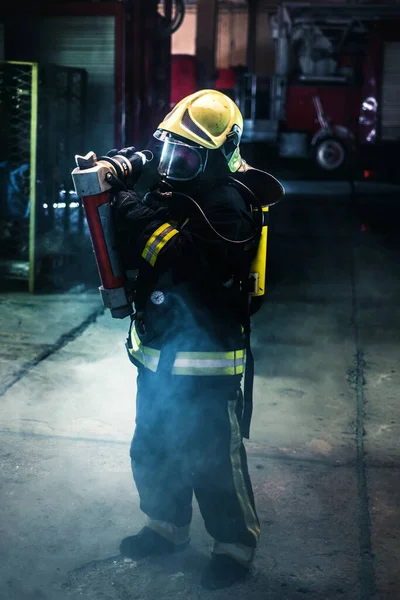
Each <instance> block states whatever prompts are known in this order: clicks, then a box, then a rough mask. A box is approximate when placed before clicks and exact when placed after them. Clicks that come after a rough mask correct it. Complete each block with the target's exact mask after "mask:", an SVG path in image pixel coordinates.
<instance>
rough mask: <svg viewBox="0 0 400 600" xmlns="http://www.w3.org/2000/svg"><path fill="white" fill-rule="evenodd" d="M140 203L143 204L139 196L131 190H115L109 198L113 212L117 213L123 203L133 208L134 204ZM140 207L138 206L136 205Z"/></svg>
mask: <svg viewBox="0 0 400 600" xmlns="http://www.w3.org/2000/svg"><path fill="white" fill-rule="evenodd" d="M138 204H140V205H142V206H143V203H142V200H141V198H140V196H139V195H138V194H137V193H136V192H134V191H133V190H123V191H121V192H117V193H116V194H115V195H114V196H113V197H112V198H111V206H112V209H113V212H114V214H116V213H118V212H119V211H120V209H121V207H122V206H123V205H129V207H130V208H131V209H133V210H135V208H136V206H137V205H138ZM137 208H139V209H140V207H137Z"/></svg>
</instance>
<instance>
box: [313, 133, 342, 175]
mask: <svg viewBox="0 0 400 600" xmlns="http://www.w3.org/2000/svg"><path fill="white" fill-rule="evenodd" d="M346 159H347V152H346V148H345V147H344V145H343V143H342V142H341V141H340V140H339V139H338V138H335V137H329V138H324V139H322V140H320V141H319V142H318V143H317V144H316V145H315V147H314V160H315V162H316V164H317V166H318V167H319V168H320V169H322V170H323V171H329V172H330V173H332V172H337V171H339V170H342V169H343V167H344V165H345V163H346Z"/></svg>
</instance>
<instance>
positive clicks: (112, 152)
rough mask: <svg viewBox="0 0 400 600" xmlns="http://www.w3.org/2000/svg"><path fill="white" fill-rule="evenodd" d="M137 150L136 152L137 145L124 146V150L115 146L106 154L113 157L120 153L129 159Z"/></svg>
mask: <svg viewBox="0 0 400 600" xmlns="http://www.w3.org/2000/svg"><path fill="white" fill-rule="evenodd" d="M135 152H136V148H135V146H129V147H128V148H122V150H117V149H116V148H113V149H112V150H109V151H108V152H107V154H106V156H110V157H113V156H115V155H116V154H119V155H120V156H125V158H127V159H128V160H129V159H130V158H131V157H132V156H133V155H134V154H135Z"/></svg>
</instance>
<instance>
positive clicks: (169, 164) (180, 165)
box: [158, 137, 208, 181]
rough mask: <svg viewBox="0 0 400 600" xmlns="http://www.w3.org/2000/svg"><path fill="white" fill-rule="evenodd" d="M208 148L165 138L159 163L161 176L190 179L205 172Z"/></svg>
mask: <svg viewBox="0 0 400 600" xmlns="http://www.w3.org/2000/svg"><path fill="white" fill-rule="evenodd" d="M207 159H208V150H206V149H205V148H200V147H198V146H190V145H189V144H185V142H181V141H179V140H174V139H172V138H168V137H167V138H165V140H164V145H163V148H162V152H161V158H160V162H159V165H158V173H159V174H160V175H161V177H165V178H166V179H171V180H172V181H190V180H192V179H194V178H195V177H197V176H198V175H200V173H203V172H204V169H205V168H206V165H207Z"/></svg>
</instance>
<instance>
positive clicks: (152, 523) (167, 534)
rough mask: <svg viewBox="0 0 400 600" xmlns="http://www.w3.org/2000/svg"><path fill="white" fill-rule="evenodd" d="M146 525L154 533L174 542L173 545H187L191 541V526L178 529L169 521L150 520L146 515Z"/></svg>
mask: <svg viewBox="0 0 400 600" xmlns="http://www.w3.org/2000/svg"><path fill="white" fill-rule="evenodd" d="M145 521H146V525H147V527H150V529H152V530H153V531H155V532H156V533H158V534H159V535H162V536H163V537H164V538H166V539H167V540H169V541H170V542H172V543H173V544H176V545H179V544H185V543H186V542H188V541H189V530H190V525H184V526H183V527H177V526H176V525H174V524H173V523H168V522H167V521H158V520H156V519H150V517H148V516H147V515H146V519H145Z"/></svg>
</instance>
